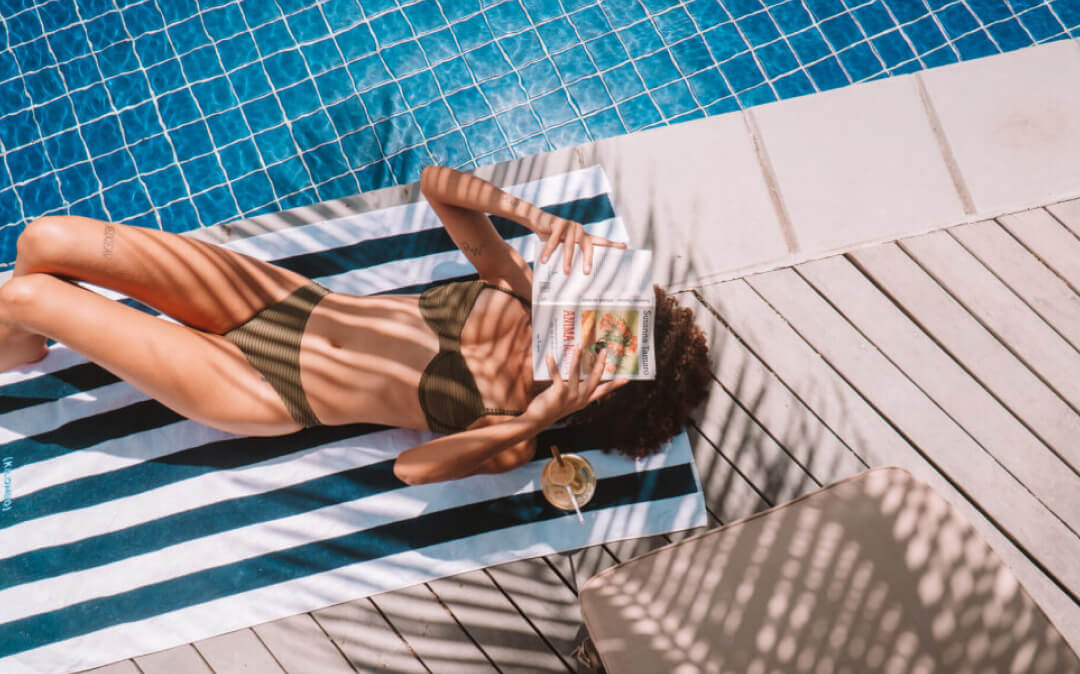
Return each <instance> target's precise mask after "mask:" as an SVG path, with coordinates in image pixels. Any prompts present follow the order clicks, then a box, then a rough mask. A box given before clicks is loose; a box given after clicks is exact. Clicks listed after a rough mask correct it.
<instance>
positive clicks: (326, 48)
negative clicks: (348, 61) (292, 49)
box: [301, 38, 345, 75]
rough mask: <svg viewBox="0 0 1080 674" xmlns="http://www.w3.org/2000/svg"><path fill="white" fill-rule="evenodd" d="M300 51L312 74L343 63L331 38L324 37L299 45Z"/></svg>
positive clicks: (320, 72) (323, 71)
mask: <svg viewBox="0 0 1080 674" xmlns="http://www.w3.org/2000/svg"><path fill="white" fill-rule="evenodd" d="M301 51H302V52H303V54H304V60H305V61H306V62H307V66H308V70H310V71H311V74H312V75H319V74H322V73H325V72H326V71H327V70H331V69H333V68H337V67H338V66H341V65H344V63H345V62H344V61H343V60H342V58H341V52H340V51H338V46H337V43H336V42H334V40H333V38H326V39H323V40H319V41H318V42H315V43H313V44H308V45H304V46H303V47H301Z"/></svg>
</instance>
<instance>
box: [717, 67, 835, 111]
mask: <svg viewBox="0 0 1080 674" xmlns="http://www.w3.org/2000/svg"><path fill="white" fill-rule="evenodd" d="M773 88H774V89H776V93H777V95H778V96H780V97H781V98H795V97H796V96H804V95H806V94H812V93H814V91H815V90H814V83H813V82H811V81H810V78H809V77H807V76H806V73H804V72H803V71H801V70H796V71H795V72H793V73H791V74H788V75H785V76H783V77H781V78H779V79H777V80H775V81H774V82H773ZM710 114H712V113H710Z"/></svg>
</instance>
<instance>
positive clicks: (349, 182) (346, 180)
mask: <svg viewBox="0 0 1080 674" xmlns="http://www.w3.org/2000/svg"><path fill="white" fill-rule="evenodd" d="M359 191H360V186H359V185H358V184H357V183H356V176H354V175H353V174H352V173H349V174H347V175H343V176H341V177H338V178H334V179H333V180H327V181H326V182H324V183H322V184H321V185H319V199H321V200H327V199H341V198H342V197H347V196H350V195H353V194H356V193H357V192H359Z"/></svg>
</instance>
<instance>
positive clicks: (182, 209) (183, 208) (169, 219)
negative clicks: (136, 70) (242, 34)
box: [160, 3, 269, 233]
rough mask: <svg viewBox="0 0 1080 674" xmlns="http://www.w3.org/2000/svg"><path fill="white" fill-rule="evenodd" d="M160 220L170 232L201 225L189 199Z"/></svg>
mask: <svg viewBox="0 0 1080 674" xmlns="http://www.w3.org/2000/svg"><path fill="white" fill-rule="evenodd" d="M268 4H269V3H268ZM160 218H161V227H162V229H164V230H165V231H168V232H175V233H179V232H186V231H188V230H190V229H195V228H197V227H199V225H200V223H199V215H198V214H197V213H196V212H195V207H194V206H192V205H191V202H190V201H189V200H187V199H182V200H180V201H177V202H175V203H172V204H169V205H168V206H164V207H162V208H161V211H160Z"/></svg>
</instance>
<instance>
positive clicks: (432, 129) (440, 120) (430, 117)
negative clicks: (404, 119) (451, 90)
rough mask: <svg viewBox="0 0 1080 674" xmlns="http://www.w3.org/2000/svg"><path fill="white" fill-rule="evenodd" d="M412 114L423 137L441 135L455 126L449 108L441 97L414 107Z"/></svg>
mask: <svg viewBox="0 0 1080 674" xmlns="http://www.w3.org/2000/svg"><path fill="white" fill-rule="evenodd" d="M413 116H414V117H415V118H416V123H417V125H418V126H419V127H420V133H422V134H423V135H424V137H425V138H432V137H434V136H439V135H442V134H444V133H446V132H447V131H450V130H451V129H453V128H454V127H455V126H456V125H455V124H454V118H453V116H451V114H450V108H448V107H447V105H446V102H445V101H443V100H441V99H440V100H436V101H434V102H432V103H429V104H427V105H422V106H420V107H418V108H416V109H415V110H413Z"/></svg>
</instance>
